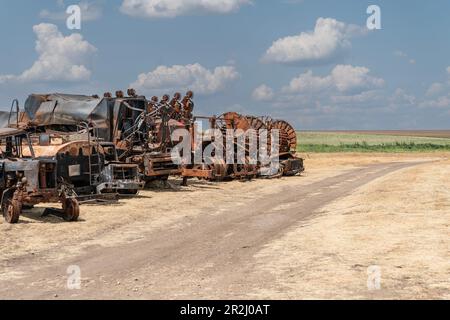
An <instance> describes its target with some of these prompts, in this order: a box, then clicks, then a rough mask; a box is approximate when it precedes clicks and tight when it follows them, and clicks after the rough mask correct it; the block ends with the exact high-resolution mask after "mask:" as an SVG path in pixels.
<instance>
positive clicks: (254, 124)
mask: <svg viewBox="0 0 450 320" xmlns="http://www.w3.org/2000/svg"><path fill="white" fill-rule="evenodd" d="M246 118H247V121H248V122H249V124H250V126H251V128H252V129H254V130H264V129H267V125H266V123H265V122H264V121H263V120H262V119H261V118H258V117H253V116H247V117H246Z"/></svg>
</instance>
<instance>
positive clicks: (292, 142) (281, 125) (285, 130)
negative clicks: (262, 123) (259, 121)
mask: <svg viewBox="0 0 450 320" xmlns="http://www.w3.org/2000/svg"><path fill="white" fill-rule="evenodd" d="M271 129H278V130H280V138H281V139H287V141H286V142H287V145H288V146H289V149H290V150H296V149H297V133H296V132H295V129H294V128H293V127H292V126H291V125H290V124H289V123H287V122H286V121H283V120H275V121H273V122H272V128H271Z"/></svg>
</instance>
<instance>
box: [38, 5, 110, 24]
mask: <svg viewBox="0 0 450 320" xmlns="http://www.w3.org/2000/svg"><path fill="white" fill-rule="evenodd" d="M58 5H59V6H64V3H59V4H58ZM78 6H80V9H81V20H82V21H84V22H86V21H94V20H98V19H100V18H101V17H102V15H103V10H102V8H101V6H100V5H99V3H98V2H89V1H81V2H79V3H78ZM68 16H69V15H68V14H67V13H66V11H65V8H64V10H61V11H56V12H54V11H50V10H48V9H44V10H41V12H40V13H39V17H41V18H42V19H48V20H55V21H62V20H66V19H67V17H68Z"/></svg>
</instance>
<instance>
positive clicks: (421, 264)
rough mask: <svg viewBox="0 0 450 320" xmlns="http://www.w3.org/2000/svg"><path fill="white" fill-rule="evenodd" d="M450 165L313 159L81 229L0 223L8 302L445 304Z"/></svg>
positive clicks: (194, 186)
mask: <svg viewBox="0 0 450 320" xmlns="http://www.w3.org/2000/svg"><path fill="white" fill-rule="evenodd" d="M449 155H450V153H439V152H432V153H400V154H389V153H371V154H367V153H336V154H318V153H308V154H304V157H305V163H306V166H307V171H306V172H305V174H304V175H303V176H300V177H291V178H282V179H277V180H254V181H251V182H240V181H233V182H228V183H220V184H214V183H206V182H201V181H191V183H190V186H189V187H186V188H184V187H181V186H180V185H179V184H180V181H179V180H172V181H171V183H172V185H173V188H172V189H168V190H148V191H143V192H142V193H141V194H140V196H139V197H138V198H130V199H123V200H121V201H120V203H119V204H118V205H113V206H82V212H81V220H80V222H78V223H63V222H62V221H60V220H59V219H57V218H52V217H45V218H42V217H40V214H41V213H42V207H39V208H36V209H33V210H31V211H28V212H26V213H25V214H24V216H23V217H22V218H21V221H20V223H19V224H18V225H8V224H6V223H4V222H0V233H1V235H2V236H1V237H0V245H1V246H2V250H1V251H0V298H19V299H27V298H40V299H55V298H58V299H81V298H88V299H127V298H138V299H147V298H153V299H161V298H165V299H192V298H194V299H202V298H218V299H240V298H242V299H250V298H258V299H312V298H321V299H334V298H337V299H347V298H356V299H378V298H381V299H399V298H406V299H417V298H419V299H430V298H438V299H449V298H450V263H449V259H448V258H449V248H450V242H449V235H450V234H449V230H450V228H449V226H450V216H449V214H450V193H449V190H450V160H449ZM69 265H78V266H80V268H81V271H82V288H81V290H75V291H73V290H72V291H71V290H68V289H67V288H66V283H67V273H66V269H67V267H68V266H69ZM371 266H378V267H379V268H380V271H381V288H380V290H375V291H372V290H369V289H368V287H367V279H368V274H367V272H368V271H367V270H368V268H369V267H371Z"/></svg>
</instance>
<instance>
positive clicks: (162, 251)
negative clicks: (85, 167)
mask: <svg viewBox="0 0 450 320" xmlns="http://www.w3.org/2000/svg"><path fill="white" fill-rule="evenodd" d="M423 163H424V162H419V161H408V162H390V161H385V162H382V163H375V164H368V165H363V166H361V167H349V168H345V169H342V170H341V171H337V172H339V173H338V174H337V175H328V176H319V175H317V176H314V175H312V177H311V178H309V179H308V177H306V178H301V177H299V178H292V179H291V180H281V181H278V182H274V184H275V185H276V189H275V190H274V189H273V188H272V189H270V190H269V189H267V190H266V189H264V187H263V186H264V184H268V183H270V182H268V181H258V182H256V184H255V185H253V186H251V187H244V189H245V188H251V189H253V191H255V192H253V193H251V196H248V195H247V196H246V195H245V190H242V188H238V189H236V190H233V185H229V187H228V188H227V190H226V192H225V191H223V190H209V191H207V192H206V193H205V194H203V196H209V197H210V198H209V199H208V198H205V199H204V200H203V201H204V202H209V205H203V206H201V205H198V207H199V208H200V209H199V210H197V211H196V212H195V214H186V215H184V216H183V215H181V216H179V218H177V219H174V220H167V221H166V223H164V224H159V225H158V224H152V227H151V228H150V227H149V228H143V229H138V230H134V231H133V232H134V233H133V235H134V237H132V239H130V241H127V238H129V236H130V234H129V233H127V232H128V231H129V230H130V228H132V226H131V227H130V226H125V227H124V226H122V225H118V226H116V227H114V228H113V230H114V229H116V230H115V231H116V232H107V231H102V233H96V235H97V236H98V237H102V236H103V237H104V240H105V241H104V243H102V244H99V243H98V242H95V241H96V239H87V238H86V239H84V240H83V241H81V240H80V243H79V244H80V248H79V250H74V251H71V250H68V249H67V248H65V247H67V246H69V245H70V246H77V243H76V242H74V241H71V239H67V241H66V242H63V243H59V245H58V244H56V245H55V246H53V247H51V246H49V247H48V248H46V249H45V250H40V248H38V250H40V251H38V250H36V249H35V250H34V251H37V253H36V252H32V253H31V254H30V252H28V254H25V255H16V256H14V255H12V253H11V256H6V257H5V258H4V259H3V260H2V261H1V264H0V267H1V268H2V270H3V271H4V272H3V277H0V298H14V299H16V298H18V299H28V298H39V299H54V298H62V299H65V298H69V299H82V298H83V299H84V298H92V299H93V298H97V299H98V298H100V299H109V298H111V299H120V298H138V299H160V298H163V299H199V298H208V299H211V298H219V299H235V298H244V299H245V298H271V297H274V296H276V295H271V292H272V293H273V292H283V290H284V289H283V288H285V287H286V285H285V284H281V283H280V281H279V279H277V275H276V273H273V272H267V268H269V269H270V267H271V264H273V265H276V263H277V261H271V259H270V258H269V259H266V260H265V261H266V262H265V263H266V266H265V267H266V268H261V266H260V264H259V262H258V261H257V260H258V258H257V257H258V254H260V253H261V251H263V249H264V248H266V247H267V246H268V245H269V244H270V243H272V242H273V241H276V240H277V239H280V238H282V237H283V236H285V235H287V234H288V233H289V232H291V231H293V230H295V229H298V228H299V223H300V224H304V223H305V221H311V220H314V218H315V217H316V215H317V213H318V212H320V209H321V208H323V207H324V206H326V205H327V204H330V203H332V202H333V201H335V200H338V199H341V198H343V197H346V196H349V195H350V194H352V192H354V191H355V190H356V189H358V188H360V187H361V186H364V185H366V184H368V183H370V182H373V181H374V180H375V179H378V178H380V177H384V176H386V175H388V174H391V173H393V172H396V171H399V170H404V169H406V168H411V167H414V166H418V165H420V164H423ZM252 183H253V182H252ZM203 187H205V188H206V187H208V188H213V187H211V186H210V185H208V186H198V188H203ZM258 188H259V189H258ZM258 190H260V191H261V192H258ZM222 191H223V192H222ZM243 192H244V193H243ZM218 193H221V196H222V197H221V198H220V199H219V200H218V201H216V200H215V199H214V197H215V196H217V197H218V198H219V195H218ZM156 197H157V196H155V198H156ZM175 197H176V198H179V204H178V207H175V208H174V207H170V206H169V208H168V210H169V211H177V212H183V210H184V209H183V206H180V203H183V202H182V201H181V200H182V199H180V197H183V198H184V197H186V198H187V196H186V195H184V194H179V195H175ZM200 199H201V198H198V199H197V200H195V199H194V200H195V201H198V200H200ZM191 200H192V199H191ZM208 200H210V201H208ZM129 201H137V204H136V206H137V207H138V208H139V202H140V200H139V199H135V200H129ZM195 201H194V202H195ZM197 203H199V202H197ZM187 205H190V206H192V205H195V203H191V204H189V203H188V204H187ZM121 210H122V213H124V211H123V210H127V207H126V206H123V207H122V209H121ZM88 222H89V221H88ZM136 223H139V221H136ZM141 223H142V222H141ZM47 227H52V226H51V225H49V224H47ZM71 227H72V228H74V229H76V228H77V225H76V224H73V225H71ZM300 228H301V226H300ZM8 231H9V232H11V230H8ZM13 231H14V230H13ZM329 232H331V233H332V232H333V230H329ZM119 238H120V239H119ZM88 240H89V241H88ZM81 242H84V246H83V245H82V243H81ZM106 242H108V243H107V244H106ZM5 243H7V240H5ZM66 249H67V250H66ZM64 250H65V253H64V254H61V255H58V257H55V252H63V251H64ZM280 250H281V252H280ZM282 250H283V248H279V251H278V254H281V255H282V254H283V252H282ZM286 254H289V255H291V254H292V252H286ZM295 255H297V256H299V257H300V256H301V255H302V252H297V253H295ZM70 265H76V266H79V267H80V270H81V276H82V287H81V290H68V289H67V288H66V284H67V279H68V274H67V273H66V270H67V267H68V266H70ZM363 289H364V288H362V289H361V290H363ZM266 293H267V294H266ZM284 298H294V299H297V298H303V297H302V296H289V295H288V296H287V297H286V296H284Z"/></svg>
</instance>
